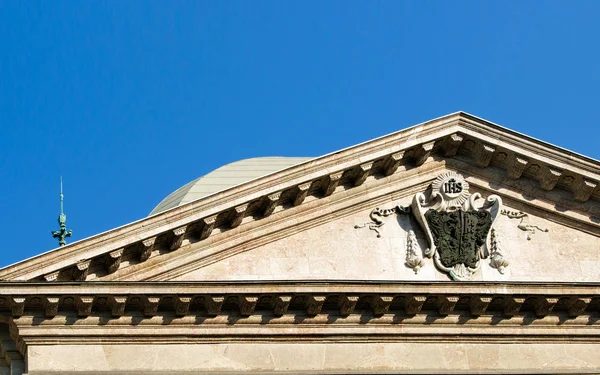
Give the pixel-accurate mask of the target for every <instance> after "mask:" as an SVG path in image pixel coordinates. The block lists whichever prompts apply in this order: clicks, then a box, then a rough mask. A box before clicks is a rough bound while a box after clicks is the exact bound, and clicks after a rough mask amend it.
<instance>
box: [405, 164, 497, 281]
mask: <svg viewBox="0 0 600 375" xmlns="http://www.w3.org/2000/svg"><path fill="white" fill-rule="evenodd" d="M431 189H432V190H431V194H430V197H429V199H427V197H426V196H425V194H424V193H418V194H416V195H415V197H414V199H413V203H412V206H411V207H412V211H413V214H414V215H415V217H416V219H417V221H418V222H419V224H420V225H421V227H422V228H423V231H424V232H425V233H426V236H427V240H428V245H429V248H428V249H427V250H426V251H425V252H424V253H425V255H426V256H428V257H433V260H434V262H435V265H436V266H437V267H438V268H439V269H440V270H442V271H444V272H447V273H448V274H449V275H450V277H452V279H454V280H469V279H470V278H471V275H472V274H473V273H474V272H475V271H477V269H478V268H479V267H480V261H481V259H482V258H485V257H487V256H488V255H489V250H488V244H490V236H491V231H490V229H491V228H492V225H493V224H494V222H495V221H496V219H497V218H498V215H499V214H500V210H501V206H502V199H501V198H500V197H499V196H497V195H490V196H489V197H488V198H487V199H483V198H482V197H481V194H479V193H474V194H470V193H469V184H468V183H467V181H465V180H464V178H463V177H462V176H461V175H459V174H458V173H454V172H447V173H444V174H441V175H439V176H438V177H437V178H436V180H435V181H434V182H433V183H432V184H431Z"/></svg>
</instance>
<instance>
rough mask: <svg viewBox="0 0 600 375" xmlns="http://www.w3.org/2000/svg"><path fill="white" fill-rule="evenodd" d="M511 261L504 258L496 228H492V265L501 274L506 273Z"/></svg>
mask: <svg viewBox="0 0 600 375" xmlns="http://www.w3.org/2000/svg"><path fill="white" fill-rule="evenodd" d="M508 265H509V262H508V261H507V260H506V259H505V258H504V254H502V245H501V243H500V240H499V239H498V236H497V234H496V230H495V229H494V228H492V230H491V235H490V267H492V268H495V269H497V270H498V272H500V273H501V274H504V269H505V268H506V267H508Z"/></svg>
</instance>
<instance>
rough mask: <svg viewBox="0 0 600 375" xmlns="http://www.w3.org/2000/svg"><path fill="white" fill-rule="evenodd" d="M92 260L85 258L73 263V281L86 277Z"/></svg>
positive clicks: (82, 279)
mask: <svg viewBox="0 0 600 375" xmlns="http://www.w3.org/2000/svg"><path fill="white" fill-rule="evenodd" d="M91 262H92V260H91V259H87V260H82V261H79V262H77V263H76V264H75V266H74V267H73V271H72V272H73V280H75V281H85V279H86V278H87V275H88V272H89V269H90V263H91Z"/></svg>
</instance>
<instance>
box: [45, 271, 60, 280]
mask: <svg viewBox="0 0 600 375" xmlns="http://www.w3.org/2000/svg"><path fill="white" fill-rule="evenodd" d="M59 273H60V271H54V272H52V273H49V274H47V275H44V279H45V280H46V281H48V282H51V281H56V280H57V279H58V274H59Z"/></svg>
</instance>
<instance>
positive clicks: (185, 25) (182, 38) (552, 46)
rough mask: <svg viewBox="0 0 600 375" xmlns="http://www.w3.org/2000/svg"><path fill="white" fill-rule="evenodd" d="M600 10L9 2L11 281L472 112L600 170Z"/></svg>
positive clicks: (3, 32) (2, 158)
mask: <svg viewBox="0 0 600 375" xmlns="http://www.w3.org/2000/svg"><path fill="white" fill-rule="evenodd" d="M599 14H600V2H598V1H587V2H585V1H577V2H566V1H562V2H556V1H452V2H450V1H414V2H409V1H387V2H383V1H369V2H366V1H360V2H359V1H302V2H300V1H297V2H291V1H239V2H237V1H214V2H202V1H189V2H185V1H177V2H175V1H162V2H161V1H148V2H142V1H113V2H99V1H80V2H75V1H62V2H61V1H40V2H35V1H27V2H22V1H15V2H12V1H2V2H0V130H1V133H0V135H1V137H0V197H1V198H0V228H2V230H3V236H2V237H3V246H2V249H1V250H0V254H1V258H0V266H3V265H7V264H10V263H14V262H16V261H19V260H22V259H25V258H27V257H30V256H33V255H36V254H39V253H41V252H44V251H47V250H50V249H52V248H54V247H56V245H57V242H56V240H55V239H53V238H52V236H51V235H50V231H51V230H54V229H57V226H58V225H57V223H56V218H57V215H58V209H59V205H58V203H59V202H58V187H59V185H58V184H59V176H60V175H63V178H64V181H65V199H66V202H65V208H66V213H67V216H68V223H67V224H68V227H69V228H72V229H73V231H74V235H73V238H72V239H71V240H70V241H71V242H72V241H74V240H79V239H82V238H85V237H88V236H91V235H94V234H96V233H99V232H102V231H105V230H108V229H111V228H114V227H117V226H120V225H123V224H126V223H128V222H131V221H134V220H137V219H140V218H143V217H144V216H146V215H147V214H148V213H149V212H150V211H151V210H152V209H153V208H154V206H155V205H156V204H158V203H159V202H160V200H161V199H162V198H163V197H165V196H166V195H167V194H169V193H170V192H172V191H173V190H175V189H177V188H178V187H179V186H181V185H183V184H185V183H187V182H188V181H191V180H193V179H195V178H197V177H199V176H201V175H203V174H205V173H207V172H209V171H211V170H213V169H215V168H217V167H219V166H221V165H223V164H226V163H229V162H232V161H235V160H239V159H243V158H247V157H255V156H318V155H322V154H326V153H329V152H332V151H335V150H338V149H341V148H344V147H347V146H351V145H354V144H357V143H360V142H363V141H366V140H369V139H372V138H375V137H378V136H381V135H384V134H387V133H390V132H393V131H396V130H399V129H402V128H405V127H408V126H411V125H414V124H417V123H419V122H423V121H426V120H429V119H432V118H435V117H439V116H442V115H445V114H448V113H451V112H455V111H458V110H463V111H466V112H470V113H472V114H475V115H477V116H480V117H483V118H485V119H488V120H490V121H493V122H496V123H499V124H501V125H504V126H506V127H509V128H511V129H514V130H517V131H519V132H522V133H525V134H527V135H530V136H533V137H536V138H539V139H541V140H544V141H546V142H550V143H553V144H556V145H558V146H562V147H565V148H568V149H570V150H573V151H576V152H579V153H581V154H584V155H587V156H590V157H593V158H596V159H599V158H600V151H599V146H598V145H599V135H600V130H599V126H600V124H599V120H598V119H599V118H600V47H599V43H600V42H599V37H600V23H599V22H598V15H599Z"/></svg>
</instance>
